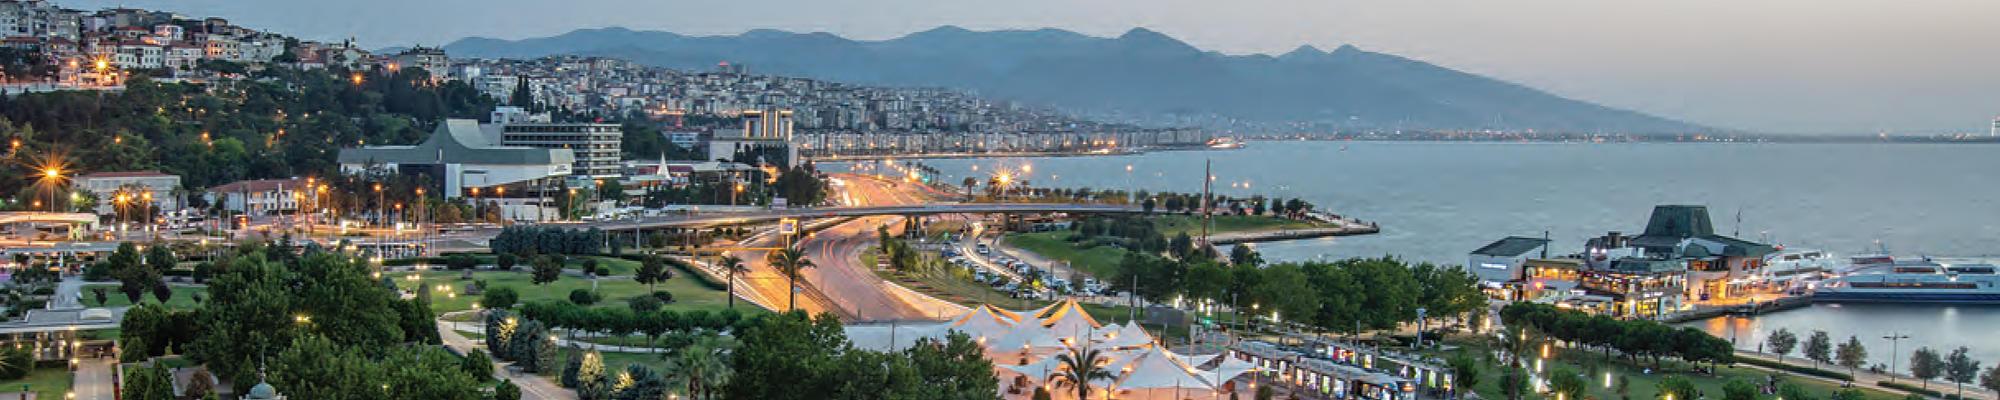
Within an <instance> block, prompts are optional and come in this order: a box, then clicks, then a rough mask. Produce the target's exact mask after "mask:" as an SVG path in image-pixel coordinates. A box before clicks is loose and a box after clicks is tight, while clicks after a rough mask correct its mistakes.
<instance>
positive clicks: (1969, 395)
mask: <svg viewBox="0 0 2000 400" xmlns="http://www.w3.org/2000/svg"><path fill="white" fill-rule="evenodd" d="M1736 357H1737V358H1755V359H1760V360H1766V361H1772V362H1777V361H1779V360H1778V358H1777V357H1776V356H1773V355H1771V354H1767V353H1759V352H1754V351H1747V350H1737V351H1736ZM1783 362H1784V363H1785V364H1788V365H1795V366H1800V367H1806V368H1812V367H1813V363H1812V361H1811V360H1807V359H1805V358H1802V357H1785V359H1784V361H1783ZM1738 365H1741V366H1743V367H1746V368H1756V369H1761V370H1766V371H1771V372H1772V373H1776V374H1780V375H1784V376H1787V377H1792V378H1798V379H1813V380H1819V381H1824V382H1831V383H1834V384H1839V383H1841V382H1842V381H1841V380H1838V379H1833V378H1826V377H1819V376H1812V375H1806V374H1800V373H1794V372H1785V371H1778V370H1775V369H1770V368H1765V367H1761V366H1757V365H1752V364H1738ZM1819 368H1820V369H1825V370H1828V371H1834V372H1842V373H1845V372H1848V371H1847V369H1846V368H1841V367H1840V366H1836V365H1828V364H1820V365H1819ZM1852 375H1854V386H1855V387H1866V388H1869V389H1875V390H1881V391H1885V392H1890V393H1896V394H1904V395H1908V394H1914V393H1910V392H1907V391H1903V390H1902V389H1896V388H1891V387H1884V386H1882V382H1888V381H1889V379H1890V377H1889V374H1886V373H1876V372H1870V371H1869V370H1866V369H1857V370H1854V372H1853V374H1852ZM1895 380H1896V382H1900V383H1906V384H1910V385H1913V386H1917V387H1922V386H1923V382H1922V381H1918V380H1917V378H1916V377H1912V376H1909V375H1904V374H1897V375H1896V377H1895ZM1930 389H1931V390H1936V391H1938V392H1939V393H1944V394H1945V395H1953V394H1958V391H1957V390H1956V389H1955V386H1953V385H1952V384H1951V383H1949V382H1931V384H1930ZM1963 396H1964V398H1965V399H1971V400H1996V399H2000V397H1995V396H1994V395H1993V392H1991V391H1987V390H1985V389H1981V388H1979V387H1978V386H1977V385H1975V384H1973V383H1967V384H1966V385H1965V394H1964V395H1963Z"/></svg>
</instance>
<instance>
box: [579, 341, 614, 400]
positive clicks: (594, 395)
mask: <svg viewBox="0 0 2000 400" xmlns="http://www.w3.org/2000/svg"><path fill="white" fill-rule="evenodd" d="M609 383H610V382H608V381H607V380H606V378H605V375H604V356H603V355H600V354H597V351H595V350H593V351H589V352H585V353H583V362H582V363H580V364H578V367H577V371H576V393H577V394H578V396H579V397H581V398H583V399H606V398H609V397H610V394H611V387H610V385H609Z"/></svg>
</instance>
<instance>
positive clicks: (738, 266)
mask: <svg viewBox="0 0 2000 400" xmlns="http://www.w3.org/2000/svg"><path fill="white" fill-rule="evenodd" d="M715 265H716V266H717V267H721V268H722V271H723V272H722V273H723V275H724V277H723V280H724V281H726V282H725V283H724V284H725V285H728V286H727V288H726V289H727V294H728V295H729V308H736V274H747V273H750V266H748V265H744V264H743V259H742V258H737V257H736V256H722V260H721V261H717V262H716V263H715Z"/></svg>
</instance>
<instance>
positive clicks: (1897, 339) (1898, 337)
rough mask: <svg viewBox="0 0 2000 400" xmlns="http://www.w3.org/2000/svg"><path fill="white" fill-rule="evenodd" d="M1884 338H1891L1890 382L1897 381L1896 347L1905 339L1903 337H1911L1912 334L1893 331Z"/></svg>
mask: <svg viewBox="0 0 2000 400" xmlns="http://www.w3.org/2000/svg"><path fill="white" fill-rule="evenodd" d="M1882 338H1883V339H1889V382H1890V383H1895V382H1896V352H1897V349H1896V345H1897V344H1898V343H1901V342H1902V341H1903V339H1909V338H1910V335H1904V334H1901V333H1891V334H1889V336H1883V337H1882Z"/></svg>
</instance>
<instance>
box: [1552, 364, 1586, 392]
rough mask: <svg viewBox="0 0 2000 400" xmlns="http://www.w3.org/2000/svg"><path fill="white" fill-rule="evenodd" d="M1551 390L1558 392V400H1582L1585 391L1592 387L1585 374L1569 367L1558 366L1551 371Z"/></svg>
mask: <svg viewBox="0 0 2000 400" xmlns="http://www.w3.org/2000/svg"><path fill="white" fill-rule="evenodd" d="M1548 379H1549V391H1551V392H1554V393H1555V394H1556V400H1580V399H1582V398H1583V391H1584V389H1586V388H1589V387H1590V384H1589V383H1588V382H1585V381H1584V380H1583V375H1582V374H1579V373H1577V372H1576V370H1574V369H1569V368H1568V367H1556V368H1555V369H1553V370H1550V371H1549V378H1548Z"/></svg>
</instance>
